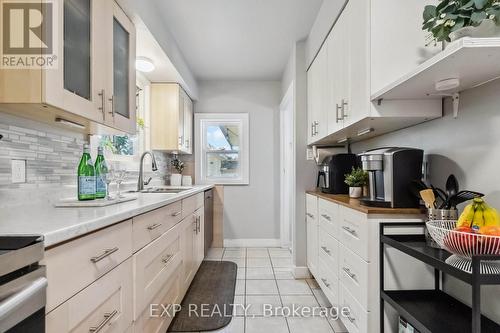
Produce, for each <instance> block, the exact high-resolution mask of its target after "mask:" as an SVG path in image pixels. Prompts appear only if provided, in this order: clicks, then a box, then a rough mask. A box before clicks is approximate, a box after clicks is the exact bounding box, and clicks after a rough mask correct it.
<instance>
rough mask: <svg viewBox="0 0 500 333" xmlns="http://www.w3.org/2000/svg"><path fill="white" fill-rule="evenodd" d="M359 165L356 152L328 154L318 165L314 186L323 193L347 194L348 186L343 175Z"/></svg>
mask: <svg viewBox="0 0 500 333" xmlns="http://www.w3.org/2000/svg"><path fill="white" fill-rule="evenodd" d="M360 165H361V164H360V161H359V158H358V156H356V154H350V153H346V154H335V155H330V156H328V157H326V158H325V159H324V160H323V163H322V164H321V165H320V166H319V168H320V169H319V171H318V179H317V184H316V186H317V187H319V188H320V189H321V192H323V193H329V194H348V193H349V186H347V184H346V183H345V175H346V174H348V173H350V172H351V171H352V168H357V167H359V166H360Z"/></svg>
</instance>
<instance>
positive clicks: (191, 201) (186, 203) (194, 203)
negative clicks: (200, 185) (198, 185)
mask: <svg viewBox="0 0 500 333" xmlns="http://www.w3.org/2000/svg"><path fill="white" fill-rule="evenodd" d="M204 200H205V195H204V193H203V192H201V193H198V194H195V195H193V196H190V197H188V198H186V199H184V200H182V218H183V219H184V218H185V217H186V216H188V215H190V214H193V213H194V212H195V211H196V210H197V209H198V208H200V207H202V206H203V203H204Z"/></svg>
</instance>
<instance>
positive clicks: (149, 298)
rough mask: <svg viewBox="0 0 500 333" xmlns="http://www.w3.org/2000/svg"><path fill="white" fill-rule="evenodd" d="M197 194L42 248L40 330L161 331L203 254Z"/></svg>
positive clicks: (200, 206)
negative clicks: (45, 282) (42, 325)
mask: <svg viewBox="0 0 500 333" xmlns="http://www.w3.org/2000/svg"><path fill="white" fill-rule="evenodd" d="M203 197H204V196H203V193H201V194H200V193H199V194H195V195H193V196H191V197H188V198H185V199H183V200H179V201H178V202H174V203H172V204H170V205H168V206H165V207H162V208H159V209H157V210H154V211H151V212H149V213H145V214H142V215H138V216H136V217H134V218H133V219H132V220H127V221H124V222H120V223H117V224H115V225H113V226H110V227H107V228H104V229H101V230H99V231H97V232H94V233H91V234H89V235H86V236H83V237H80V238H78V239H75V240H72V241H69V242H66V243H64V244H62V245H60V246H56V247H54V248H52V249H49V250H47V252H46V258H45V260H44V264H45V265H46V267H47V278H48V283H49V288H48V290H47V307H46V311H47V315H46V327H47V332H48V333H64V332H72V333H76V332H85V333H88V332H106V333H111V332H113V333H124V332H127V333H128V332H132V331H133V332H140V333H157V332H162V333H163V332H165V331H166V330H167V328H168V326H169V325H170V323H171V321H172V319H173V314H174V312H173V310H172V308H171V307H170V306H171V305H172V304H180V302H181V301H182V298H183V297H184V295H185V293H186V291H187V290H188V288H189V286H190V284H191V282H192V280H193V278H194V276H195V274H196V272H197V271H198V268H199V267H200V264H201V262H202V261H203V258H204V236H203V234H204V206H203V204H204V202H203ZM181 218H183V219H182V220H181ZM164 309H169V310H168V311H166V312H165V311H164Z"/></svg>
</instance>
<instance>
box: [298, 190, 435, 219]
mask: <svg viewBox="0 0 500 333" xmlns="http://www.w3.org/2000/svg"><path fill="white" fill-rule="evenodd" d="M306 193H307V194H311V195H314V196H317V197H318V198H321V199H325V200H328V201H331V202H334V203H336V204H339V205H342V206H345V207H348V208H351V209H354V210H357V211H359V212H361V213H365V214H382V215H389V214H394V215H406V214H407V215H421V214H425V209H423V208H422V209H421V208H382V207H369V206H364V205H362V204H361V203H360V201H359V200H358V199H352V198H349V196H348V195H346V194H327V193H322V192H320V191H317V190H314V191H306Z"/></svg>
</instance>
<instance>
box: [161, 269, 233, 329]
mask: <svg viewBox="0 0 500 333" xmlns="http://www.w3.org/2000/svg"><path fill="white" fill-rule="evenodd" d="M237 268H238V266H237V265H236V264H235V263H233V262H228V261H222V262H221V261H203V262H202V263H201V265H200V268H199V269H198V272H197V273H196V275H195V277H194V279H193V282H192V283H191V286H190V287H189V290H188V291H187V293H186V296H184V299H183V300H182V303H181V310H180V311H179V312H177V314H176V315H175V317H174V320H173V321H172V323H171V324H170V327H169V329H168V332H203V331H214V330H218V329H221V328H223V327H225V326H227V325H228V324H229V323H230V322H231V314H232V312H233V303H234V293H235V288H236V273H237ZM194 309H196V311H194Z"/></svg>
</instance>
